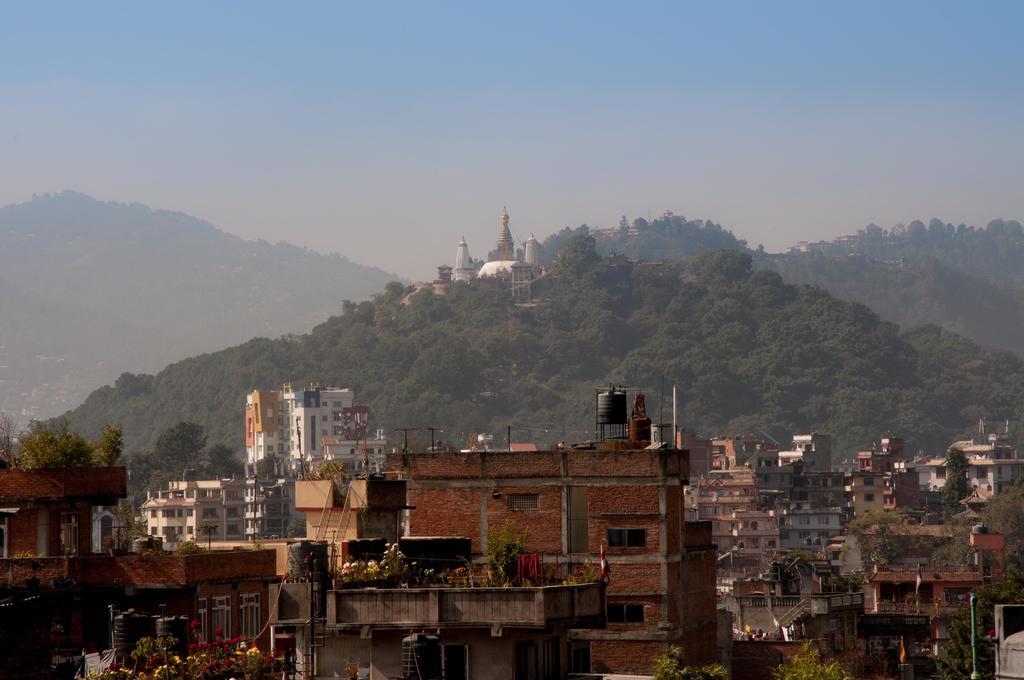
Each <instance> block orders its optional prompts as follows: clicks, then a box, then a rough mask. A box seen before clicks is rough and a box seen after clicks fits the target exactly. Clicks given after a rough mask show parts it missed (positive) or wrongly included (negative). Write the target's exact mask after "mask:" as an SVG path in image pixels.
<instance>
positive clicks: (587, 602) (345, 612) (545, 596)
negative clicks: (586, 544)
mask: <svg viewBox="0 0 1024 680" xmlns="http://www.w3.org/2000/svg"><path fill="white" fill-rule="evenodd" d="M296 586H297V587H296ZM280 587H282V588H284V589H286V590H285V593H282V595H283V597H282V598H281V601H282V604H281V606H279V607H278V610H277V611H274V612H272V613H271V615H272V617H273V619H272V620H273V621H276V622H283V621H286V620H294V619H299V618H301V617H302V616H303V614H305V615H306V616H308V592H309V590H308V588H309V587H308V585H305V584H284V585H283V586H280ZM272 588H273V586H272ZM291 591H294V592H291ZM285 594H287V596H284V595H285ZM273 596H274V595H273V594H272V595H271V597H273ZM603 620H604V585H603V584H601V583H587V584H582V585H568V586H545V587H537V588H380V589H377V588H361V589H357V590H332V591H330V592H328V593H327V616H326V620H325V625H326V626H327V627H328V628H337V629H358V628H361V627H363V626H372V627H374V628H394V629H406V628H432V627H441V626H454V627H487V628H493V627H514V628H546V627H547V626H549V625H551V624H552V623H557V622H562V623H573V624H579V625H583V624H586V625H601V623H602V622H603Z"/></svg>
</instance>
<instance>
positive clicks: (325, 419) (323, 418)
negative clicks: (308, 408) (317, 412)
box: [320, 415, 327, 434]
mask: <svg viewBox="0 0 1024 680" xmlns="http://www.w3.org/2000/svg"><path fill="white" fill-rule="evenodd" d="M320 420H321V421H323V422H325V423H326V422H327V416H326V415H322V416H320ZM325 434H326V433H325Z"/></svg>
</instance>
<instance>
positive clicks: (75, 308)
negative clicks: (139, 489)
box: [0, 192, 397, 417]
mask: <svg viewBox="0 0 1024 680" xmlns="http://www.w3.org/2000/svg"><path fill="white" fill-rule="evenodd" d="M395 278H397V277H396V276H395V275H393V274H389V273H387V272H384V271H382V270H380V269H376V268H373V267H365V266H362V265H358V264H355V263H353V262H350V261H349V260H347V259H346V258H344V257H341V256H339V255H323V254H319V253H316V252H313V251H310V250H307V249H304V248H300V247H297V246H294V245H291V244H288V243H277V244H270V243H267V242H264V241H247V240H244V239H241V238H238V237H236V236H233V235H231V234H228V233H225V232H223V231H220V230H218V229H216V228H215V227H213V226H212V225H210V224H208V223H206V222H203V221H201V220H198V219H196V218H194V217H190V216H188V215H185V214H182V213H177V212H171V211H165V210H153V209H150V208H147V207H145V206H141V205H134V204H133V205H126V204H120V203H104V202H100V201H97V200H94V199H92V198H90V197H88V196H85V195H83V194H78V193H74V192H64V193H61V194H56V195H43V196H39V197H36V198H34V199H33V200H31V201H29V202H26V203H20V204H14V205H8V206H6V207H3V208H0V312H2V313H3V317H2V318H3V323H2V324H0V367H2V368H0V410H8V411H13V412H14V413H23V412H24V411H26V410H27V411H29V412H30V413H31V415H35V416H38V417H45V416H50V415H54V414H56V413H60V412H61V411H63V410H65V409H66V408H68V407H69V406H72V405H74V404H77V403H79V402H80V401H81V400H82V399H83V398H84V397H85V395H87V394H88V393H89V392H90V391H91V390H92V389H95V388H96V387H97V386H99V385H102V384H104V383H106V382H109V381H111V380H113V379H114V378H115V377H116V376H117V375H118V374H120V373H121V372H123V371H125V370H132V371H152V370H156V369H158V368H160V367H162V366H164V365H166V364H167V363H168V362H170V361H174V360H177V359H181V358H184V357H186V356H189V355H192V354H196V353H198V352H204V351H210V350H214V349H219V348H221V347H224V346H225V345H229V344H232V343H235V342H240V341H243V340H247V339H249V338H251V337H254V336H261V335H262V336H270V337H275V336H278V335H281V334H285V333H301V332H303V331H305V330H307V329H309V328H311V327H312V326H313V325H315V324H316V323H319V322H321V321H323V320H324V319H326V318H328V317H329V316H330V315H331V314H336V313H338V312H340V311H341V309H342V301H343V300H345V299H355V300H358V299H362V298H365V297H367V296H368V295H370V294H371V293H373V292H375V291H378V290H380V288H381V287H383V286H384V284H386V283H387V282H388V281H391V280H394V279H395Z"/></svg>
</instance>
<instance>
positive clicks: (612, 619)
mask: <svg viewBox="0 0 1024 680" xmlns="http://www.w3.org/2000/svg"><path fill="white" fill-rule="evenodd" d="M643 622H644V606H643V605H642V604H610V605H608V623H643Z"/></svg>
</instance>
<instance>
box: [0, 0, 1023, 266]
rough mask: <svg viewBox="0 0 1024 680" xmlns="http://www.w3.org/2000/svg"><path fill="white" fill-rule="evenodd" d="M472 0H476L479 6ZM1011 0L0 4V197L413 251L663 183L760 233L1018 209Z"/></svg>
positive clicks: (1017, 77) (592, 217)
mask: <svg viewBox="0 0 1024 680" xmlns="http://www.w3.org/2000/svg"><path fill="white" fill-rule="evenodd" d="M484 4H487V5H489V6H488V7H484V6H483V5H484ZM1022 26H1024V3H1021V2H1005V3H999V2H966V1H965V2H956V3H946V2H936V1H934V0H929V1H927V2H894V1H892V0H889V1H887V2H878V3H870V2H822V1H820V0H819V1H816V2H781V1H780V2H756V3H736V2H699V3H684V2H667V3H638V2H637V3H634V2H610V3H600V2H593V1H589V2H580V3H576V4H571V5H570V4H566V3H552V2H545V3H537V4H528V3H524V2H503V3H500V4H499V3H480V2H475V3H465V4H462V3H451V2H413V3H408V4H400V3H365V4H363V5H356V4H343V3H324V4H318V3H273V4H270V3H268V4H257V3H253V2H244V3H243V2H235V3H229V2H218V3H211V2H202V3H192V4H189V3H180V2H179V3H165V4H163V5H162V6H159V7H158V6H157V5H156V3H139V2H130V3H127V2H126V3H123V4H119V3H113V2H103V3H74V4H71V3H68V4H51V3H43V2H0V203H9V202H15V201H23V200H27V199H29V198H30V197H31V196H32V194H34V193H44V192H53V191H60V190H63V189H75V190H79V191H83V192H85V193H89V194H91V195H93V196H95V197H97V198H100V199H104V200H118V201H124V202H139V203H145V204H148V205H152V206H154V207H163V208H171V209H177V210H182V211H185V212H188V213H191V214H194V215H197V216H199V217H203V218H205V219H208V220H210V221H211V222H213V223H214V224H216V225H217V226H219V227H221V228H222V229H225V230H227V231H230V232H233V233H236V234H239V235H241V236H245V237H261V238H266V239H269V240H280V239H286V240H290V241H293V242H295V243H299V244H303V245H308V246H310V247H314V248H317V249H320V250H327V251H333V250H336V251H339V252H341V253H343V254H345V255H348V256H349V257H351V258H352V259H354V260H357V261H360V262H366V263H370V264H377V265H380V266H383V267H385V268H387V269H390V270H392V271H397V272H399V273H401V274H404V275H406V276H410V277H416V278H423V277H427V276H431V275H432V274H433V273H434V271H435V269H434V267H435V266H436V265H437V264H439V263H442V262H448V263H451V262H452V261H453V260H454V252H455V243H456V242H457V241H458V239H459V237H460V236H462V235H463V234H464V235H465V236H466V238H467V239H468V241H469V244H470V251H471V253H472V254H473V255H474V256H477V257H479V256H483V255H485V254H486V251H487V250H488V249H489V248H491V247H493V242H494V238H495V235H496V233H497V216H498V214H499V213H500V211H501V208H502V206H503V205H506V204H507V205H508V207H509V212H510V213H511V214H512V227H513V232H514V234H515V236H516V237H517V238H520V239H522V238H526V237H527V236H528V235H529V233H530V232H531V231H532V232H535V233H536V235H537V236H538V237H543V236H545V235H547V234H549V233H551V232H552V231H554V230H556V229H558V228H561V227H563V226H566V225H571V226H576V225H578V224H581V223H584V222H586V223H588V224H590V225H592V226H608V225H611V224H614V223H615V222H617V220H618V217H619V215H622V214H625V215H628V216H631V217H632V216H637V215H641V216H646V215H647V214H648V213H655V214H656V213H660V212H661V211H663V210H664V209H666V208H668V209H671V210H673V211H675V212H676V213H677V214H683V215H686V216H687V217H704V218H708V219H712V220H714V221H716V222H719V223H721V224H722V225H723V226H725V227H727V228H730V229H732V230H733V231H734V232H735V233H736V234H737V235H738V236H740V237H741V238H745V239H747V240H748V241H749V242H750V243H751V244H752V245H755V244H757V243H764V244H765V246H766V247H768V248H769V249H778V248H782V247H784V246H786V245H789V244H791V243H792V242H795V241H798V240H802V239H813V238H823V237H831V236H835V235H838V234H840V233H844V232H847V231H850V230H853V229H855V228H857V227H860V226H863V225H864V224H867V223H868V222H872V221H874V222H877V223H879V224H883V225H889V224H892V223H894V222H898V221H908V220H911V219H914V218H921V219H925V220H927V219H928V218H930V217H933V216H938V217H941V218H942V219H944V220H947V221H952V222H961V221H963V222H968V223H979V224H984V223H986V222H987V221H988V220H990V219H992V218H994V217H1000V216H1001V217H1008V218H1009V217H1013V218H1018V219H1020V218H1024V181H1022V180H1024V170H1022V160H1024V124H1022V121H1024V108H1022V105H1024V41H1022V40H1021V35H1020V32H1021V28H1022Z"/></svg>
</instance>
